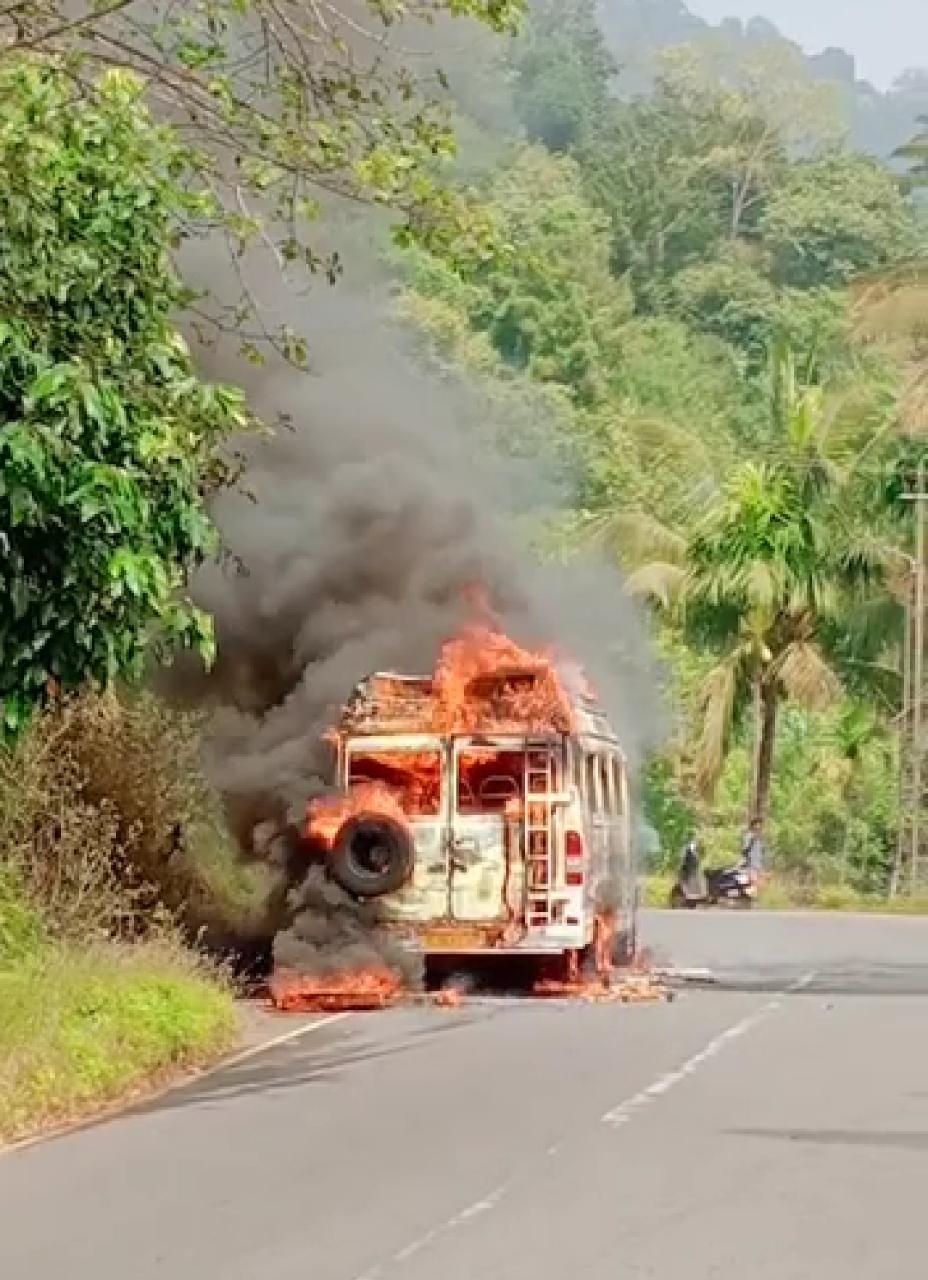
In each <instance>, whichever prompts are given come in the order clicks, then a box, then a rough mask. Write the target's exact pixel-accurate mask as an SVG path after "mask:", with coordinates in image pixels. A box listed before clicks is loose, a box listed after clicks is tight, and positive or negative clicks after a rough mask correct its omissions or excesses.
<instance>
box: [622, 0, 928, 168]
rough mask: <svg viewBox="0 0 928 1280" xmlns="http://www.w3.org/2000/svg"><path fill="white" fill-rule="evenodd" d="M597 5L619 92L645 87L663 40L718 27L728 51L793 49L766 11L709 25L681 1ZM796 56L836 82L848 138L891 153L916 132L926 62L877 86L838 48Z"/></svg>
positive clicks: (927, 77) (926, 84)
mask: <svg viewBox="0 0 928 1280" xmlns="http://www.w3.org/2000/svg"><path fill="white" fill-rule="evenodd" d="M876 2H877V0H874V3H876ZM810 3H814V0H810ZM762 4H763V0H758V5H759V6H760V5H762ZM598 10H599V21H600V25H601V26H602V29H603V31H604V33H605V35H606V39H607V41H608V44H609V47H610V49H611V51H612V53H613V55H614V56H615V57H616V59H617V60H618V61H619V63H620V64H621V67H622V75H621V77H620V81H619V90H620V92H623V93H635V92H641V91H643V90H644V89H646V88H647V86H648V84H649V82H650V79H651V76H652V74H653V70H654V64H655V57H656V55H657V54H658V53H659V52H660V51H661V50H662V49H665V48H667V47H668V46H669V45H674V44H683V43H687V42H690V41H694V40H699V39H701V38H704V37H708V36H713V37H715V38H716V39H717V38H718V36H719V34H721V35H722V36H723V37H724V38H725V39H726V40H727V41H730V43H731V48H732V56H733V57H737V54H738V51H739V49H744V48H749V47H750V46H751V45H756V44H758V43H765V42H770V41H772V40H783V41H786V43H789V44H793V47H796V48H798V46H796V45H795V44H794V42H792V41H790V40H788V37H787V36H786V35H784V34H783V33H781V32H780V31H779V30H778V28H777V27H776V26H775V25H774V24H773V23H772V22H770V21H768V20H767V19H766V18H760V17H758V18H752V19H751V20H750V21H749V22H742V21H741V20H740V19H738V18H728V19H726V20H725V21H723V22H721V23H719V24H718V25H717V26H715V25H713V24H712V23H709V22H706V21H705V19H703V18H700V17H698V16H697V15H696V14H694V13H691V12H690V10H689V9H688V8H687V7H686V4H685V3H684V0H599V3H598ZM803 56H804V57H805V61H806V62H807V63H808V66H809V69H810V71H811V72H812V74H813V75H814V76H815V77H816V78H817V79H821V80H824V81H827V82H828V83H832V84H836V85H838V86H839V87H840V88H841V91H842V96H843V98H844V102H845V110H846V117H847V122H848V125H849V127H850V129H851V133H852V136H853V139H854V142H855V143H856V145H857V146H859V147H860V148H862V149H863V150H865V151H870V152H873V153H874V154H876V155H880V156H884V157H887V156H890V155H892V153H893V152H894V151H895V149H896V148H897V147H899V146H901V145H902V143H904V142H907V141H908V140H909V139H910V138H911V137H912V135H913V134H914V133H915V132H916V126H917V121H918V118H919V116H924V115H928V67H926V68H922V69H913V70H911V71H907V72H906V73H905V74H904V75H903V76H900V78H899V79H898V80H897V82H896V84H895V85H894V86H893V87H892V89H890V90H889V91H888V92H887V93H881V92H880V91H879V90H878V89H875V88H874V87H873V85H871V84H869V83H868V82H867V81H865V80H859V79H858V78H857V66H856V62H855V60H854V58H853V56H852V55H851V54H849V53H848V52H846V50H844V49H838V48H834V49H826V50H825V51H824V52H822V53H819V54H815V55H812V56H808V55H803Z"/></svg>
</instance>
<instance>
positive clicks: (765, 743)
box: [750, 681, 780, 827]
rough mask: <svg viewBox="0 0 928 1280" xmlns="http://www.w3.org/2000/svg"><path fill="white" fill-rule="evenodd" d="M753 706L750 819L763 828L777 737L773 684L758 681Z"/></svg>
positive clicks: (777, 697) (777, 696) (776, 694)
mask: <svg viewBox="0 0 928 1280" xmlns="http://www.w3.org/2000/svg"><path fill="white" fill-rule="evenodd" d="M755 706H756V714H757V725H756V731H757V753H756V755H755V759H754V784H753V787H752V795H751V813H750V818H751V820H752V821H757V822H759V823H760V824H761V827H763V825H764V823H765V822H766V820H767V808H768V805H769V802H770V783H771V782H772V780H773V756H774V748H775V746H776V738H777V714H778V712H779V710H780V693H779V690H778V689H777V687H776V685H775V684H773V683H767V682H766V681H762V682H761V683H760V685H759V687H758V691H757V700H756V703H755Z"/></svg>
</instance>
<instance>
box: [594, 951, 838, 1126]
mask: <svg viewBox="0 0 928 1280" xmlns="http://www.w3.org/2000/svg"><path fill="white" fill-rule="evenodd" d="M814 980H815V973H814V972H812V973H807V974H805V975H804V976H803V977H801V978H800V979H799V980H798V981H797V982H794V983H792V984H791V985H790V986H789V987H787V988H786V990H785V991H783V992H781V993H780V994H779V995H778V996H775V997H774V998H773V999H772V1000H768V1001H767V1003H766V1004H765V1005H762V1006H761V1007H760V1008H759V1009H756V1010H755V1011H754V1013H750V1014H748V1015H747V1017H746V1018H742V1019H741V1021H740V1022H736V1023H735V1024H734V1025H733V1026H731V1027H729V1028H728V1029H727V1030H726V1031H722V1032H721V1033H720V1034H719V1035H717V1036H715V1038H714V1039H712V1040H710V1041H709V1043H708V1044H707V1045H706V1046H705V1048H704V1049H700V1051H699V1053H694V1054H693V1056H692V1057H691V1058H687V1060H686V1062H684V1063H682V1065H681V1066H679V1067H677V1068H676V1070H674V1071H667V1072H665V1073H664V1074H663V1075H662V1076H658V1078H657V1079H656V1080H655V1081H654V1082H653V1084H649V1085H648V1087H647V1088H646V1089H642V1090H641V1092H640V1093H635V1094H633V1095H632V1096H631V1097H630V1098H626V1099H625V1101H624V1102H620V1103H619V1104H618V1106H616V1107H613V1108H612V1109H611V1110H609V1111H607V1112H606V1114H605V1115H604V1116H603V1117H602V1122H603V1124H608V1125H610V1126H611V1127H612V1128H614V1129H619V1128H621V1127H622V1125H624V1124H628V1122H629V1120H631V1119H632V1118H633V1117H634V1116H636V1115H638V1113H639V1112H640V1111H642V1110H643V1109H644V1108H645V1107H647V1106H648V1105H649V1104H650V1103H652V1102H653V1101H654V1100H655V1098H660V1097H663V1095H664V1094H665V1093H669V1092H670V1090H671V1089H675V1088H676V1086H677V1085H678V1084H682V1082H683V1081H684V1080H686V1079H688V1077H689V1076H691V1075H693V1074H694V1072H696V1071H698V1070H699V1068H700V1067H702V1066H704V1065H705V1064H706V1063H707V1062H709V1061H711V1059H712V1058H715V1057H717V1056H718V1055H719V1054H720V1053H721V1052H722V1050H723V1049H725V1048H726V1047H727V1046H728V1045H730V1044H731V1043H732V1042H733V1041H735V1040H740V1039H741V1037H742V1036H744V1035H747V1033H748V1032H749V1031H753V1029H754V1028H755V1027H756V1026H758V1024H759V1023H761V1022H764V1021H766V1019H767V1018H769V1017H770V1016H771V1015H772V1014H774V1013H776V1012H777V1011H778V1010H779V1009H780V1008H781V1007H782V1004H783V997H784V996H786V995H794V994H796V993H797V992H799V991H803V990H804V989H805V988H806V987H808V986H809V985H810V984H811V983H812V982H813V981H814Z"/></svg>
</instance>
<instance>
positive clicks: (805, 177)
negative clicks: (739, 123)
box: [761, 152, 918, 288]
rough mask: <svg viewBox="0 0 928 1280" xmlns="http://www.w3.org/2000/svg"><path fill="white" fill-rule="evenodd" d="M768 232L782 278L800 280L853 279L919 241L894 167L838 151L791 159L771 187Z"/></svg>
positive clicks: (810, 284)
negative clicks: (777, 183)
mask: <svg viewBox="0 0 928 1280" xmlns="http://www.w3.org/2000/svg"><path fill="white" fill-rule="evenodd" d="M761 229H762V233H763V236H764V239H765V241H766V243H767V245H768V246H769V249H770V252H771V254H772V256H773V262H774V271H775V274H776V278H777V279H778V280H780V281H782V282H783V283H784V284H788V285H792V286H794V287H797V288H814V287H817V286H822V285H824V286H834V285H843V284H847V283H848V282H849V281H850V280H851V279H853V277H854V276H856V275H859V274H861V273H862V272H866V271H871V272H872V271H877V270H880V269H883V268H886V267H890V266H892V265H893V263H897V262H901V261H903V260H904V259H906V258H908V257H910V256H911V255H912V254H913V253H914V252H915V251H916V249H917V246H918V241H917V236H916V230H915V223H914V220H913V217H912V213H911V210H910V209H909V207H908V206H907V204H906V202H905V197H904V194H903V192H902V191H901V190H900V187H899V184H898V182H897V181H896V179H895V178H894V177H893V175H892V174H890V173H889V172H888V170H887V169H886V168H885V167H884V166H883V165H881V164H880V163H879V162H878V161H876V160H873V159H871V158H870V157H868V156H860V155H852V154H846V153H840V152H836V153H833V154H827V155H824V156H821V157H818V158H815V159H811V160H803V161H800V162H799V163H797V164H795V165H793V166H791V168H790V169H789V171H788V173H787V174H786V175H785V176H784V180H783V182H782V184H781V185H780V187H779V188H778V189H777V191H775V192H774V193H772V194H771V197H770V200H769V202H768V204H767V207H766V209H765V211H764V215H763V219H762V227H761Z"/></svg>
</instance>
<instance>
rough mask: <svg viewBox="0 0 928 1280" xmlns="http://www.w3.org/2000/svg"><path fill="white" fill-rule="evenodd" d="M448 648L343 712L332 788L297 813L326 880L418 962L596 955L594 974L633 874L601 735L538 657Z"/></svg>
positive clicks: (618, 774) (371, 686)
mask: <svg viewBox="0 0 928 1280" xmlns="http://www.w3.org/2000/svg"><path fill="white" fill-rule="evenodd" d="M471 648H472V649H474V648H475V646H474V645H473V644H472V645H471ZM476 650H480V651H485V650H486V643H485V638H484V642H483V644H482V646H481V645H477V646H476ZM461 656H462V655H461V653H460V652H458V654H457V655H456V659H457V660H456V661H455V662H454V663H453V664H450V665H449V664H446V665H445V667H444V668H442V667H441V666H440V667H439V669H438V671H437V672H436V675H435V676H434V677H431V678H424V677H422V678H420V677H406V676H402V675H396V674H392V673H381V674H377V675H374V676H372V677H370V678H369V679H368V680H366V681H365V682H364V683H363V684H362V685H361V686H359V688H358V689H357V690H356V693H355V696H354V698H353V699H352V701H351V702H350V703H349V705H348V706H347V707H346V708H345V711H344V714H343V716H342V719H341V721H340V723H339V725H338V727H337V729H336V730H335V731H334V732H333V734H332V741H333V744H334V747H335V750H336V753H337V770H338V780H339V793H340V794H339V796H338V797H332V798H330V799H328V800H327V801H325V802H323V803H322V804H321V805H317V806H315V807H314V808H311V811H310V816H309V820H308V822H309V829H310V831H311V832H315V834H316V835H317V837H318V836H319V835H321V836H322V837H323V838H324V840H325V843H326V845H327V849H328V865H329V870H330V873H331V874H332V875H333V877H334V878H335V879H336V880H337V881H339V883H341V884H342V886H343V887H344V888H345V889H346V890H348V891H349V892H350V893H352V894H354V895H355V896H357V897H360V898H368V899H370V898H373V899H377V901H378V904H379V909H380V917H381V919H382V920H383V921H384V922H385V924H386V927H387V928H388V929H389V930H390V931H391V932H393V933H395V934H396V935H398V936H399V937H400V938H402V940H403V941H404V942H406V943H407V944H408V945H409V946H410V947H413V948H416V949H418V950H420V951H421V952H422V953H423V954H424V955H426V956H439V955H444V956H449V955H459V956H467V955H470V956H475V955H480V956H486V955H490V954H494V953H495V954H499V955H513V954H521V955H529V956H537V957H549V958H554V957H564V958H566V959H567V960H568V961H569V962H570V963H571V964H575V963H576V962H577V961H578V960H579V959H580V958H581V957H582V956H583V955H584V954H592V953H594V952H596V953H598V954H599V957H600V964H599V967H602V954H603V946H604V942H603V939H604V938H605V939H606V941H605V946H606V948H607V949H608V952H609V960H610V961H613V960H618V961H622V960H627V959H629V958H630V957H631V955H632V954H633V952H634V945H635V936H636V915H637V869H636V865H635V857H634V850H633V847H632V842H631V836H630V830H631V824H630V813H629V787H628V774H627V768H626V761H625V757H624V755H623V753H622V749H621V745H620V743H619V740H618V738H617V736H616V734H615V732H614V730H613V729H612V727H611V726H610V725H609V723H608V721H607V719H606V717H605V715H604V713H603V712H602V710H601V708H600V707H599V706H598V705H597V703H596V700H595V698H594V697H593V696H592V694H591V693H590V691H589V690H588V689H586V687H585V686H584V685H583V683H582V681H568V680H566V679H565V678H564V677H562V676H561V675H560V674H558V673H557V672H556V671H555V669H554V667H553V665H552V664H551V662H550V660H549V659H547V658H544V657H539V656H537V655H530V658H531V660H529V661H526V662H521V663H515V664H514V663H513V662H512V661H510V662H509V663H508V664H507V663H503V664H501V663H500V661H499V653H498V652H497V653H495V654H494V655H493V659H492V660H491V661H488V662H477V663H474V662H470V663H468V662H466V661H465V662H461V661H459V660H460V658H461ZM510 656H511V655H510ZM520 656H521V651H520ZM452 668H453V675H449V672H451V671H452ZM572 686H573V687H572Z"/></svg>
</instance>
